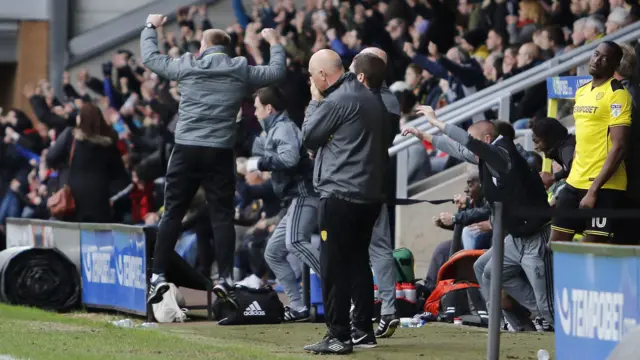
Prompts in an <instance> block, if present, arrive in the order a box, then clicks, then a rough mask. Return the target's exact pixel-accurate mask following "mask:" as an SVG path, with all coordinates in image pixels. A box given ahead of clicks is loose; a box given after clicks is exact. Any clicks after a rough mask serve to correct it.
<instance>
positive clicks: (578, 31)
mask: <svg viewBox="0 0 640 360" xmlns="http://www.w3.org/2000/svg"><path fill="white" fill-rule="evenodd" d="M586 23H587V18H581V19H578V20H576V21H574V23H573V31H572V32H571V41H572V43H573V46H574V47H578V46H581V45H582V44H584V41H585V36H584V30H585V26H586Z"/></svg>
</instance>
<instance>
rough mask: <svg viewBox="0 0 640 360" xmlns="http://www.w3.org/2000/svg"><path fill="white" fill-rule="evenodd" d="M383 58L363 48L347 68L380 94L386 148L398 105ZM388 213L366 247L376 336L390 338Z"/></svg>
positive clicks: (391, 187) (390, 198) (387, 187)
mask: <svg viewBox="0 0 640 360" xmlns="http://www.w3.org/2000/svg"><path fill="white" fill-rule="evenodd" d="M386 58H387V54H386V53H385V52H384V51H382V50H380V49H378V48H366V49H364V50H362V52H360V54H358V55H357V56H356V57H355V58H354V59H353V61H352V62H351V67H350V68H349V70H350V71H351V72H352V73H354V74H356V77H357V79H358V81H360V82H361V83H362V84H363V85H364V86H366V87H367V88H369V90H370V91H371V92H372V93H374V94H376V95H377V96H380V99H381V101H382V103H383V104H384V106H385V108H386V110H387V119H386V120H385V121H384V122H383V123H382V126H383V129H382V131H383V134H384V141H385V143H384V145H383V147H384V148H385V149H388V148H389V147H390V146H391V144H392V143H393V139H394V138H395V135H396V134H397V131H393V130H392V129H395V128H397V126H398V121H399V120H400V115H399V110H400V104H399V103H398V99H397V98H396V97H395V95H393V93H391V92H390V91H389V89H388V88H387V87H386V85H385V83H384V78H385V74H386V66H387V64H386ZM385 155H388V152H386V153H385ZM387 158H388V156H387ZM393 165H395V164H391V162H390V161H389V162H387V168H386V174H385V184H384V189H383V190H384V191H385V193H386V194H385V195H387V203H393V202H394V200H395V181H393V179H395V167H392V166H393ZM390 212H391V209H389V207H388V206H387V204H383V205H382V210H381V211H380V215H379V216H378V219H377V220H376V224H375V226H374V228H373V235H372V237H371V245H370V246H369V256H370V258H371V265H372V267H373V272H374V273H375V275H376V280H377V285H378V296H379V297H380V299H381V300H382V306H381V310H380V315H381V317H380V322H379V323H378V327H377V329H376V331H375V337H378V338H388V337H391V336H392V335H393V333H394V332H395V330H396V328H397V327H398V325H399V324H400V320H399V319H398V318H396V316H395V313H396V269H395V266H396V264H395V259H394V258H393V242H392V237H391V226H390V221H389V218H390ZM352 333H354V334H355V335H354V336H352V339H354V345H356V346H358V345H359V344H356V340H358V339H361V338H362V336H363V335H365V334H361V332H360V331H358V330H357V329H354V330H353V331H352ZM357 335H360V336H357ZM360 342H367V343H373V344H375V338H374V337H371V338H364V339H362V340H360Z"/></svg>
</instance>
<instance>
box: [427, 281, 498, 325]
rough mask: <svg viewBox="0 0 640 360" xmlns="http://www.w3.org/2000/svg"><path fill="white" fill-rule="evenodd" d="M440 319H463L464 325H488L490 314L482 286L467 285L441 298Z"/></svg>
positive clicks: (451, 320) (446, 320)
mask: <svg viewBox="0 0 640 360" xmlns="http://www.w3.org/2000/svg"><path fill="white" fill-rule="evenodd" d="M439 318H440V321H445V322H453V319H454V318H460V319H462V323H463V324H464V325H471V326H479V327H487V326H489V316H488V313H487V305H486V303H485V302H484V299H483V297H482V293H480V288H477V287H466V288H461V289H456V290H451V291H449V292H447V293H445V294H444V295H442V297H441V298H440V310H439Z"/></svg>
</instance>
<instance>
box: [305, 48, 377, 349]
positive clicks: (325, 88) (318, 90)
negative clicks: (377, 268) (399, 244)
mask: <svg viewBox="0 0 640 360" xmlns="http://www.w3.org/2000/svg"><path fill="white" fill-rule="evenodd" d="M309 73H310V75H311V83H312V86H311V96H312V98H313V100H312V101H311V103H310V104H309V106H308V108H307V111H306V114H305V119H304V123H303V124H302V138H303V141H304V145H305V146H306V147H307V149H308V150H310V151H311V153H312V154H315V157H316V158H315V169H314V185H315V186H316V189H317V190H318V192H320V216H319V219H320V237H321V239H322V241H321V246H320V252H321V256H320V270H321V274H322V296H323V301H324V306H325V318H326V321H327V325H328V327H329V333H328V336H326V337H325V338H324V339H323V340H322V341H320V342H318V343H316V344H313V345H309V346H306V347H305V350H306V351H309V352H312V353H320V354H347V353H350V352H352V351H353V346H354V343H358V345H359V346H367V347H373V346H375V342H376V340H375V337H374V334H373V326H372V322H371V318H372V317H373V292H372V291H371V289H372V288H373V276H372V274H371V268H370V267H369V244H370V242H371V234H372V230H373V225H374V223H375V221H376V219H377V218H378V215H379V214H380V208H381V206H382V203H383V201H384V194H383V185H384V171H385V167H386V162H387V157H388V155H387V147H386V146H385V141H384V134H383V127H384V121H387V111H386V109H385V107H384V104H383V103H382V100H381V99H380V96H379V95H377V94H374V93H373V92H371V91H369V89H367V87H365V86H364V85H363V84H361V83H360V82H359V81H358V79H357V78H356V75H355V74H353V73H346V74H345V73H344V68H343V67H342V61H341V59H340V57H339V56H338V54H336V53H335V52H334V51H331V50H321V51H318V52H317V53H315V54H314V55H313V57H312V58H311V60H310V62H309ZM375 87H378V88H379V87H380V84H377V86H375ZM351 299H353V303H354V307H355V310H354V319H353V326H354V328H355V329H358V330H359V332H358V333H355V334H354V333H351V326H350V321H349V310H350V307H351ZM360 332H364V335H360V334H359V333H360ZM354 335H355V336H357V337H354Z"/></svg>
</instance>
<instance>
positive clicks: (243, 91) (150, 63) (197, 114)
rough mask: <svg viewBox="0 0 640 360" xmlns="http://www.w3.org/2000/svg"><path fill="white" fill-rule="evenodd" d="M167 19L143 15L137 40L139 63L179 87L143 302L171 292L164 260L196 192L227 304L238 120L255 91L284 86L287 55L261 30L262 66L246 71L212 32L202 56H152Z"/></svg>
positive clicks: (152, 301)
mask: <svg viewBox="0 0 640 360" xmlns="http://www.w3.org/2000/svg"><path fill="white" fill-rule="evenodd" d="M165 21H166V17H164V16H162V15H149V17H148V18H147V23H146V26H145V28H144V30H142V34H141V35H140V46H141V52H142V63H143V64H144V65H145V66H146V67H147V68H148V69H149V70H151V71H153V72H154V73H156V74H158V75H159V76H160V77H162V78H164V79H167V80H172V81H177V82H178V84H179V85H178V86H179V90H180V94H181V96H180V109H179V115H178V116H179V118H178V124H177V126H176V131H175V146H174V147H173V151H172V152H171V156H170V158H169V164H168V165H167V174H166V176H165V193H164V213H163V214H162V219H161V220H160V224H159V226H158V227H159V228H158V239H157V242H156V247H155V251H154V255H153V275H152V277H151V284H150V286H149V295H148V298H147V302H148V303H150V304H155V303H158V302H160V301H162V295H163V294H164V293H165V292H166V291H167V290H169V284H168V283H167V280H166V279H165V273H166V271H167V266H168V258H169V255H170V254H171V252H172V251H174V248H175V245H176V242H177V240H178V236H180V232H181V231H182V219H183V218H184V216H185V214H186V212H187V209H188V208H189V204H190V203H191V200H192V199H193V196H194V195H195V193H196V191H197V190H198V188H199V187H200V186H202V187H203V188H204V190H205V194H206V199H207V203H208V204H209V210H210V219H211V226H212V228H213V239H214V246H215V255H216V260H217V263H218V274H219V276H220V281H219V283H218V285H216V287H215V288H214V292H215V293H216V295H217V296H218V297H221V298H223V299H229V300H230V301H231V302H232V303H234V304H235V302H234V300H233V288H232V287H231V286H230V283H231V274H232V271H233V257H234V251H235V238H236V234H235V229H234V226H233V217H234V213H235V210H234V195H235V176H236V174H235V159H234V153H233V147H234V144H235V133H236V116H237V114H238V111H239V110H240V106H241V104H242V101H243V99H244V97H245V96H246V95H247V93H248V92H249V91H251V90H252V89H253V88H260V87H265V86H268V85H272V84H274V83H277V82H280V81H282V80H284V78H285V76H286V71H287V70H286V60H285V51H284V48H283V47H282V45H280V44H279V39H278V34H277V33H276V32H275V31H274V30H273V29H264V30H262V37H263V38H264V39H265V40H266V41H267V42H268V43H269V45H271V57H270V59H269V65H267V66H250V65H248V64H247V59H246V58H244V57H235V58H231V57H229V55H227V52H228V50H229V49H228V47H229V43H230V38H229V35H228V34H227V33H225V32H224V31H222V30H218V29H210V30H207V31H205V32H204V33H203V34H202V41H201V48H200V55H199V56H195V55H193V54H190V53H187V54H184V55H182V56H181V57H179V58H176V59H172V58H170V57H169V56H167V55H162V54H160V52H159V51H158V34H157V32H156V29H157V27H159V26H161V25H162V24H164V22H165Z"/></svg>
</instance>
